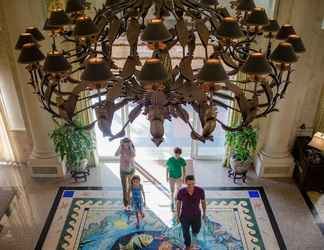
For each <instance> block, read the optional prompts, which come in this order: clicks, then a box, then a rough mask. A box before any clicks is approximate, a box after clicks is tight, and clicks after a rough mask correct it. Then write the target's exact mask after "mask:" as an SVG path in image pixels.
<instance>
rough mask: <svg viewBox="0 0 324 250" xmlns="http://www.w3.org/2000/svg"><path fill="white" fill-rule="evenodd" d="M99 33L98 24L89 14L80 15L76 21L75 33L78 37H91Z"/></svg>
mask: <svg viewBox="0 0 324 250" xmlns="http://www.w3.org/2000/svg"><path fill="white" fill-rule="evenodd" d="M97 33H98V28H97V26H96V25H95V24H94V23H93V22H92V20H91V18H90V17H88V16H80V17H78V19H77V21H76V25H75V28H74V35H75V36H76V37H89V36H93V35H95V34H97Z"/></svg>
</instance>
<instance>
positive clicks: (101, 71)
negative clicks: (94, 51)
mask: <svg viewBox="0 0 324 250" xmlns="http://www.w3.org/2000/svg"><path fill="white" fill-rule="evenodd" d="M113 77H114V76H113V74H112V72H111V71H110V69H109V67H108V64H107V63H106V61H104V59H102V58H98V57H93V58H90V59H89V60H88V61H87V63H86V66H85V70H84V71H83V73H82V74H81V80H82V81H84V82H91V83H102V82H106V81H108V80H111V79H112V78H113Z"/></svg>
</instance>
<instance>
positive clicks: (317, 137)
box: [308, 132, 324, 151]
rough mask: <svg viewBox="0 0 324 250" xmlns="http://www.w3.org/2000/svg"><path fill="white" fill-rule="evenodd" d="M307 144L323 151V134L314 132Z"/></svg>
mask: <svg viewBox="0 0 324 250" xmlns="http://www.w3.org/2000/svg"><path fill="white" fill-rule="evenodd" d="M308 145H309V146H311V147H313V148H317V149H319V150H321V151H324V134H323V133H321V132H316V133H315V134H314V135H313V138H312V140H311V141H310V142H309V143H308Z"/></svg>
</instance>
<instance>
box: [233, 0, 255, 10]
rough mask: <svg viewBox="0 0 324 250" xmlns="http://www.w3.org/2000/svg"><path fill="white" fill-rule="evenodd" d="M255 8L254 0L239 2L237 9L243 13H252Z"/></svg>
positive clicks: (241, 0)
mask: <svg viewBox="0 0 324 250" xmlns="http://www.w3.org/2000/svg"><path fill="white" fill-rule="evenodd" d="M254 8H255V3H254V1H253V0H239V1H238V5H237V9H238V10H242V11H251V10H253V9H254Z"/></svg>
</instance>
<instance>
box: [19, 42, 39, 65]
mask: <svg viewBox="0 0 324 250" xmlns="http://www.w3.org/2000/svg"><path fill="white" fill-rule="evenodd" d="M44 59H45V56H44V55H43V53H42V52H41V51H40V49H39V48H38V45H37V44H36V43H26V44H24V46H23V47H22V49H21V52H20V55H19V58H18V63H21V64H33V63H36V62H40V61H42V60H44Z"/></svg>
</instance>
